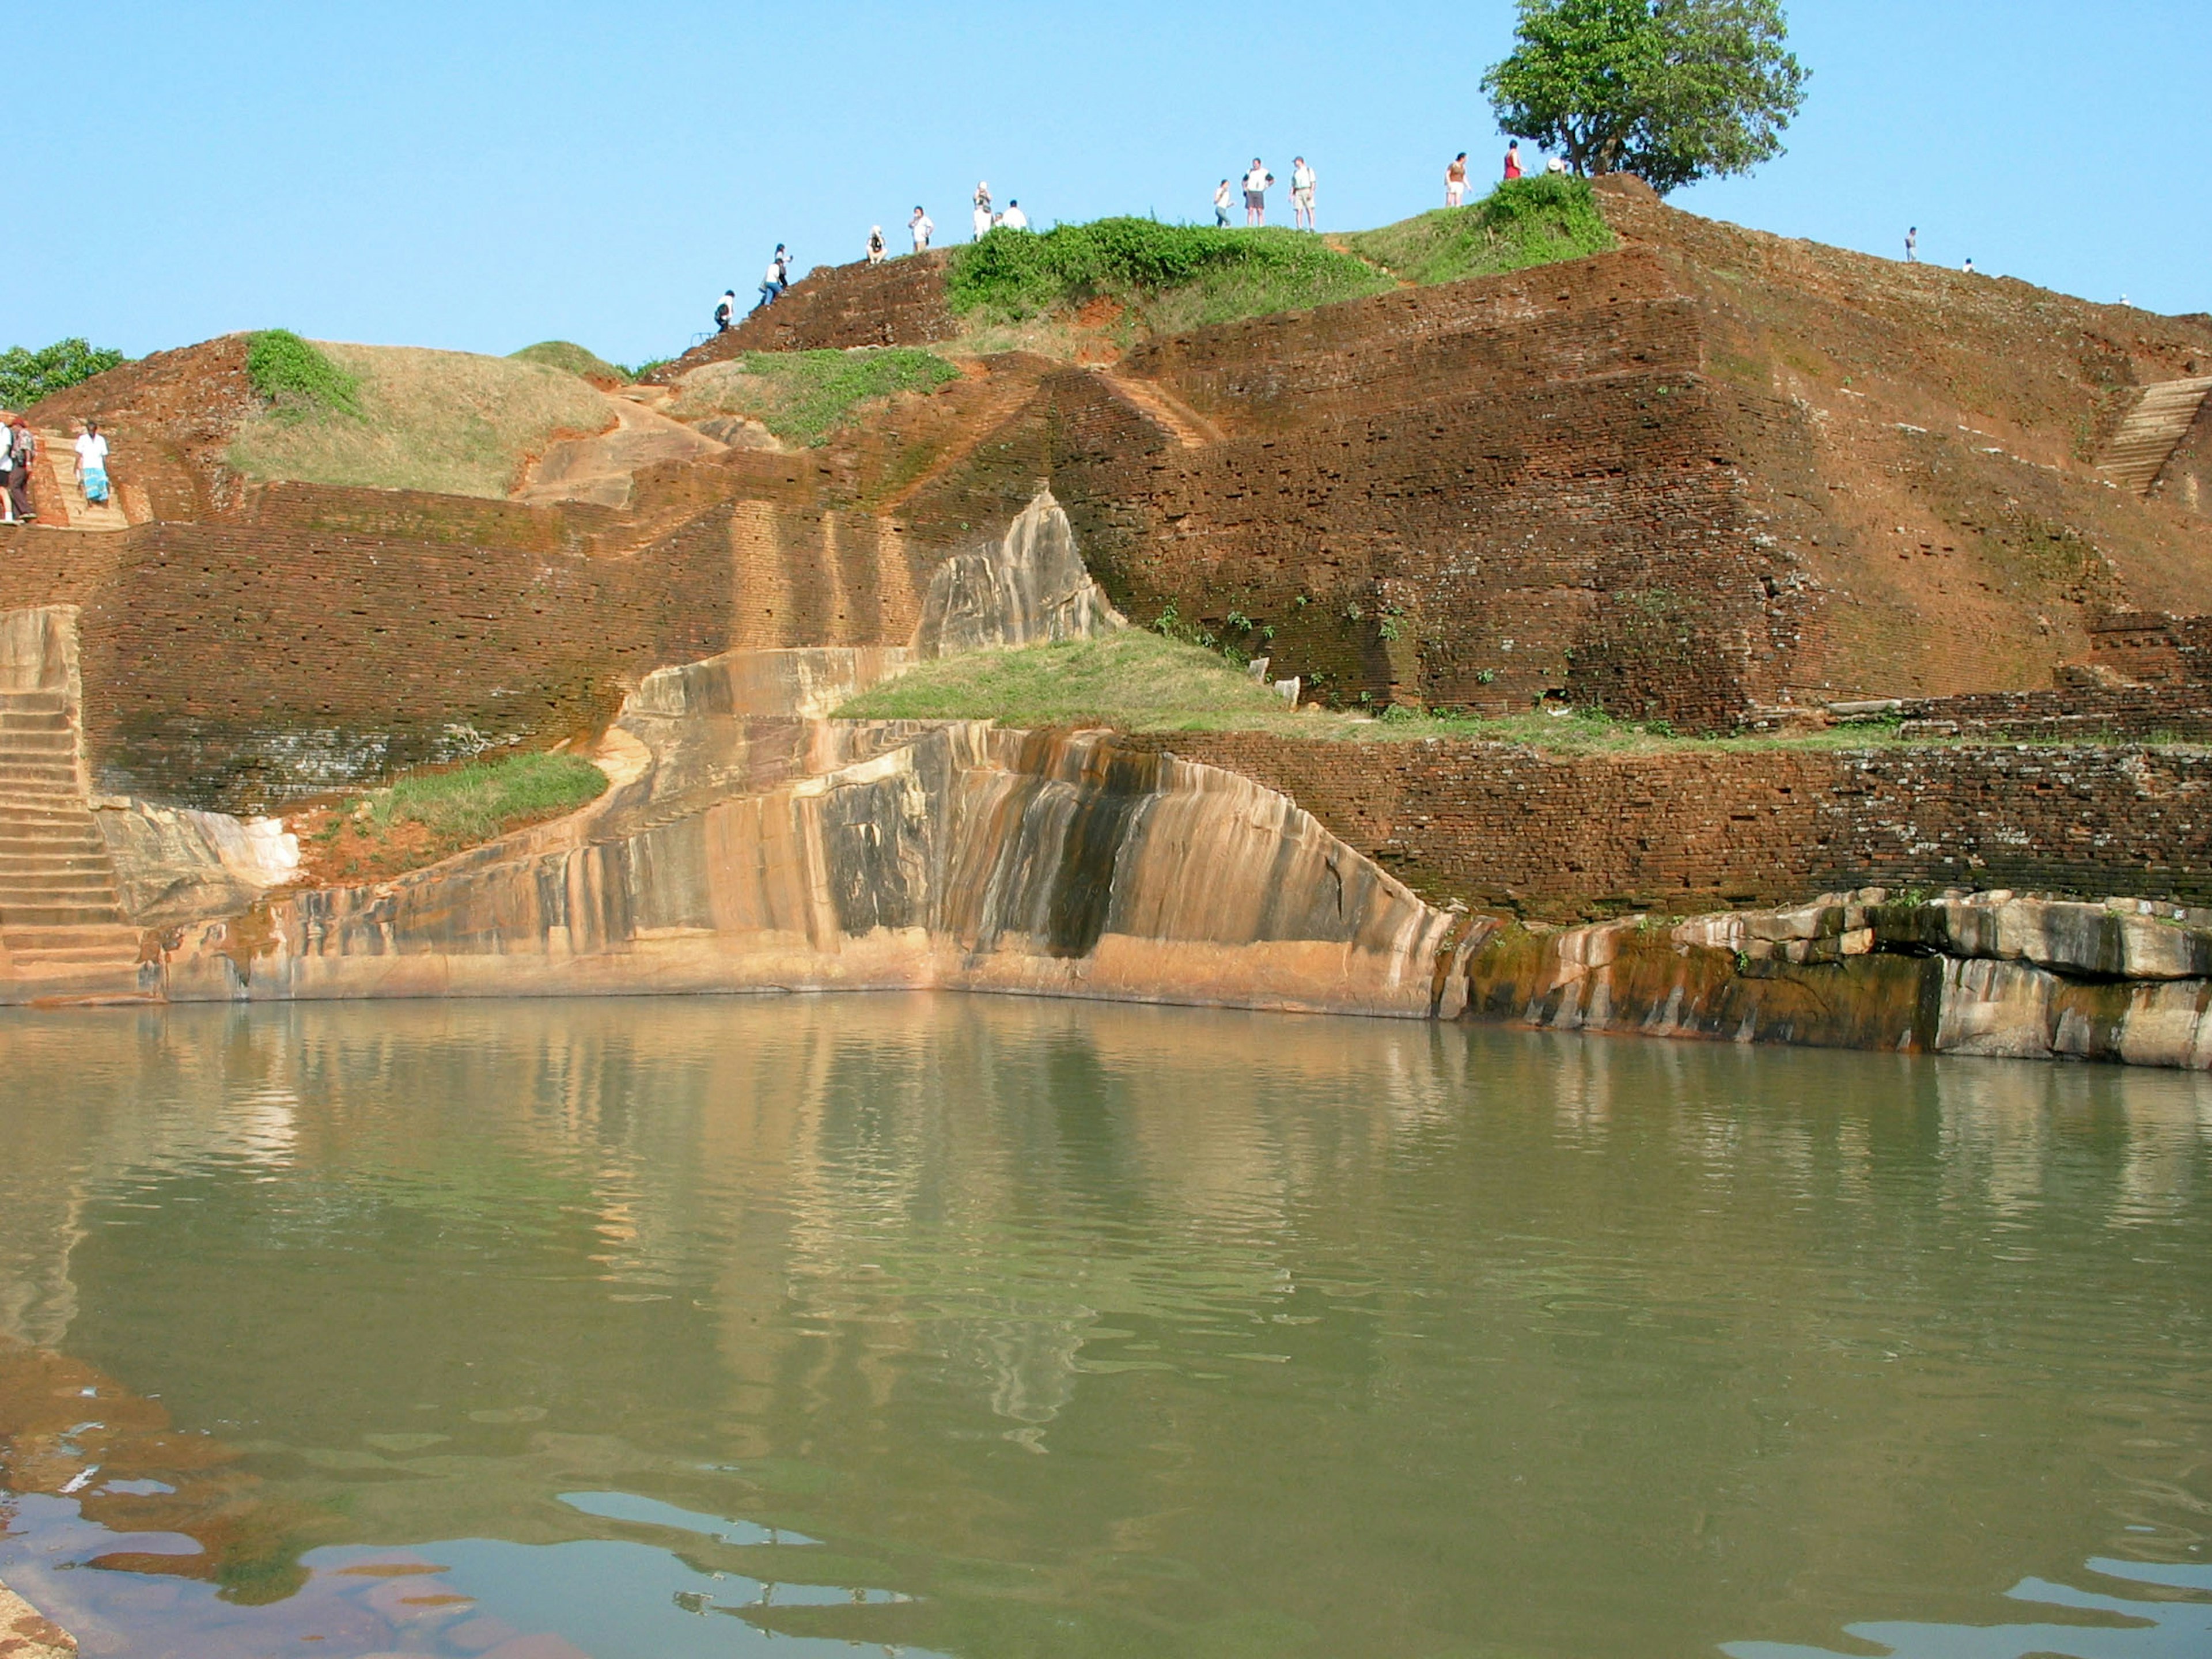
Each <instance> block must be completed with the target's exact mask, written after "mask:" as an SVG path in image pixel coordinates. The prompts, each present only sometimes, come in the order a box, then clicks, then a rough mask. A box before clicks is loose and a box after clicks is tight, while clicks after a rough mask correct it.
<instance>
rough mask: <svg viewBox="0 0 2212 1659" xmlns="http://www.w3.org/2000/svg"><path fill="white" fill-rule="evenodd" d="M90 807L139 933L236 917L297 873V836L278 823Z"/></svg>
mask: <svg viewBox="0 0 2212 1659" xmlns="http://www.w3.org/2000/svg"><path fill="white" fill-rule="evenodd" d="M93 805H94V811H93V815H92V817H93V822H94V823H95V824H97V825H98V826H99V829H100V839H101V840H102V841H103V842H106V847H107V854H108V857H109V858H110V859H111V860H113V862H114V866H115V878H116V885H117V887H118V890H119V891H120V893H121V895H122V898H123V908H124V910H125V912H126V913H127V914H128V915H130V917H131V921H133V922H135V923H137V925H138V926H140V927H171V926H173V925H175V924H177V923H179V922H185V921H204V920H207V919H208V918H210V917H214V916H222V915H234V914H235V913H236V912H238V911H240V910H243V909H244V908H246V906H247V905H249V904H251V903H252V902H253V901H254V900H256V899H258V898H259V897H260V896H262V894H264V893H265V892H267V891H268V890H270V888H272V887H281V886H283V884H285V883H287V882H289V881H290V880H291V879H292V878H293V876H294V875H295V873H296V872H298V870H299V867H300V842H299V837H298V836H293V835H290V834H288V833H287V832H286V830H285V829H284V825H283V821H282V820H281V819H277V818H252V819H246V818H234V817H230V816H229V815H228V814H227V813H222V812H196V811H191V810H189V809H183V808H172V807H166V806H155V805H151V804H150V803H149V802H146V801H141V800H130V799H113V798H110V799H100V800H97V801H95V802H94V803H93Z"/></svg>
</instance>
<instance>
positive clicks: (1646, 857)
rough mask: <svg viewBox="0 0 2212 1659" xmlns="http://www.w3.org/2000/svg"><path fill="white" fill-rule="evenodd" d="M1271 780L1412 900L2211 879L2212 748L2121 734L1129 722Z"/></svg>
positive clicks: (1669, 900)
mask: <svg viewBox="0 0 2212 1659" xmlns="http://www.w3.org/2000/svg"><path fill="white" fill-rule="evenodd" d="M1125 741H1127V742H1128V743H1130V744H1133V745H1135V746H1138V747H1141V748H1146V749H1151V750H1163V749H1164V750H1172V751H1173V752H1174V753H1176V754H1178V755H1181V756H1182V757H1184V758H1186V759H1189V760H1196V761H1202V762H1205V763H1208V764H1210V765H1215V766H1221V767H1225V768H1227V769H1231V770H1234V771H1237V772H1242V773H1243V774H1245V775H1248V776H1250V777H1254V778H1256V779H1258V780H1260V781H1262V782H1265V783H1267V784H1268V785H1270V786H1272V787H1274V788H1277V789H1280V790H1282V791H1283V792H1284V793H1286V794H1288V795H1290V796H1291V798H1292V799H1295V800H1296V801H1297V803H1298V804H1299V805H1302V806H1304V807H1305V808H1306V809H1307V810H1308V811H1310V812H1312V813H1313V814H1314V815H1315V817H1318V818H1319V819H1320V820H1321V821H1322V823H1324V824H1326V825H1327V826H1328V828H1329V829H1331V830H1332V831H1334V833H1335V834H1337V835H1338V836H1342V837H1343V838H1344V839H1345V840H1346V842H1349V843H1351V844H1352V846H1354V847H1356V848H1358V849H1359V850H1360V851H1361V852H1363V853H1365V854H1368V855H1369V856H1370V857H1371V858H1373V859H1375V860H1376V861H1377V862H1378V863H1380V864H1382V865H1383V866H1384V867H1385V868H1387V869H1389V870H1390V871H1391V872H1393V873H1395V874H1396V875H1398V876H1399V877H1400V878H1402V879H1404V880H1405V881H1406V882H1407V884H1410V885H1411V886H1413V888H1414V889H1416V890H1418V891H1420V892H1421V893H1423V894H1425V896H1428V897H1430V898H1431V899H1432V900H1436V901H1438V902H1442V901H1444V900H1448V899H1453V898H1457V899H1462V900H1464V901H1466V902H1468V903H1470V904H1473V905H1474V906H1476V907H1478V908H1504V909H1510V910H1513V911H1516V912H1518V913H1520V914H1522V915H1527V916H1529V917H1531V918H1534V919H1541V920H1553V921H1564V920H1573V919H1582V918H1589V917H1595V916H1602V915H1619V914H1621V913H1623V912H1626V911H1632V910H1650V911H1655V912H1660V913H1666V914H1676V915H1680V914H1684V913H1692V912H1696V911H1699V910H1707V909H1715V908H1723V907H1727V906H1739V905H1766V904H1780V903H1786V902H1791V901H1794V900H1796V899H1799V898H1802V897H1804V896H1808V895H1809V894H1813V893H1817V892H1822V891H1827V890H1835V889H1839V888H1849V887H1857V886H1861V885H1865V884H1882V885H1887V886H1893V887H1905V886H1928V887H1937V888H1940V887H1944V886H1948V885H1954V884H1956V885H1960V886H1978V887H2001V886H2010V887H2015V888H2019V889H2021V890H2033V891H2050V892H2058V893H2074V894H2079V895H2081V896H2089V897H2101V896H2106V895H2109V894H2114V893H2123V894H2142V895H2151V894H2156V895H2161V896H2166V895H2171V896H2179V897H2183V898H2187V899H2191V900H2200V901H2201V900H2202V899H2203V898H2205V897H2206V896H2212V755H2205V754H2201V753H2196V752H2190V751H2175V750H2146V749H2141V748H2131V747H2120V746H2114V747H2067V748H2057V747H2048V748H2046V747H2042V746H2033V747H2027V746H2019V745H1998V744H1991V745H1987V746H1983V745H1973V746H1959V747H1925V748H1923V747H1907V746H1898V747H1894V748H1883V749H1868V750H1805V749H1795V750H1793V749H1769V750H1723V751H1716V752H1713V753H1709V754H1695V753H1680V752H1677V753H1669V754H1659V755H1632V756H1585V757H1560V756H1555V755H1546V754H1541V753H1539V752H1537V751H1535V750H1531V749H1528V748H1525V747H1522V746H1520V745H1516V744H1484V743H1468V742H1455V741H1450V740H1444V739H1431V740H1428V741H1415V742H1407V743H1392V744H1379V743H1378V744H1353V743H1332V742H1328V741H1322V740H1303V739H1298V738H1279V737H1273V736H1268V735H1264V734H1259V733H1251V732H1176V733H1172V734H1148V735H1145V736H1141V737H1133V738H1127V739H1125Z"/></svg>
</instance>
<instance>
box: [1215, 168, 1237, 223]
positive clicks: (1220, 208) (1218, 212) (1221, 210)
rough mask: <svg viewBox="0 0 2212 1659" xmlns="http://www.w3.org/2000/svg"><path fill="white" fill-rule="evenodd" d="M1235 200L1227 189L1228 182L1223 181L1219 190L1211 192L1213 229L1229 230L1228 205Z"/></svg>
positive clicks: (1233, 194)
mask: <svg viewBox="0 0 2212 1659" xmlns="http://www.w3.org/2000/svg"><path fill="white" fill-rule="evenodd" d="M1236 199H1237V197H1236V195H1235V193H1234V192H1233V191H1231V190H1230V188H1229V181H1228V180H1227V179H1223V180H1222V181H1221V188H1220V189H1218V190H1217V191H1214V192H1213V228H1215V229H1216V230H1226V229H1228V228H1229V204H1231V202H1234V201H1235V200H1236Z"/></svg>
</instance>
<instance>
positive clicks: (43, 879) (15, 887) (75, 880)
mask: <svg viewBox="0 0 2212 1659" xmlns="http://www.w3.org/2000/svg"><path fill="white" fill-rule="evenodd" d="M87 896H92V897H94V898H98V899H101V900H104V901H106V902H107V903H110V904H112V903H113V902H115V878H114V877H112V876H111V875H109V874H108V873H107V872H106V871H105V870H83V871H78V872H75V873H73V874H70V875H65V876H39V877H36V878H31V877H14V878H10V877H9V876H7V875H4V874H0V913H4V912H6V911H8V910H10V909H12V908H15V906H17V905H20V904H64V903H65V904H82V903H83V902H86V899H87Z"/></svg>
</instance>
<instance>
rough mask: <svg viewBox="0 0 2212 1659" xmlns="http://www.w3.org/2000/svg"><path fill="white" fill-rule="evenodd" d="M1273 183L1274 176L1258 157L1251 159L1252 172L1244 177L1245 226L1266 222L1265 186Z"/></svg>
mask: <svg viewBox="0 0 2212 1659" xmlns="http://www.w3.org/2000/svg"><path fill="white" fill-rule="evenodd" d="M1274 182H1275V175H1274V174H1273V173H1270V172H1268V171H1267V167H1266V166H1265V165H1263V164H1262V163H1261V160H1260V158H1259V157H1258V156H1256V155H1255V156H1254V157H1253V158H1252V170H1251V171H1250V172H1249V173H1246V174H1245V175H1244V222H1245V224H1246V225H1247V226H1252V225H1264V224H1266V223H1267V186H1268V185H1272V184H1273V183H1274Z"/></svg>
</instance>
